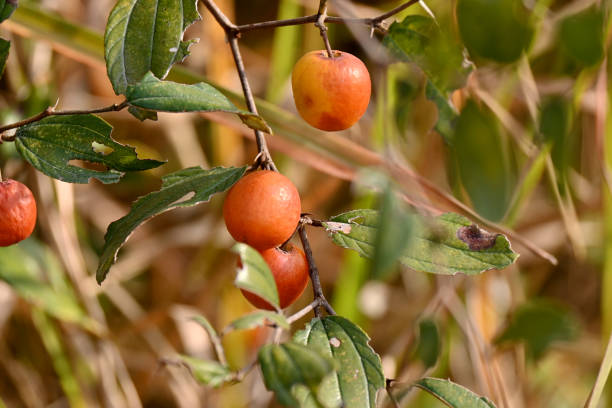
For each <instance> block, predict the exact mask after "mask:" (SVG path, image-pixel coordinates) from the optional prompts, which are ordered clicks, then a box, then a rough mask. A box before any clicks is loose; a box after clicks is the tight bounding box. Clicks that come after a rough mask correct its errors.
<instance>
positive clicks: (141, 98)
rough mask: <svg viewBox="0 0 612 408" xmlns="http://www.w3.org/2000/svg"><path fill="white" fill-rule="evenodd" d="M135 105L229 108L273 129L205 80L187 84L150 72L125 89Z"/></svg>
mask: <svg viewBox="0 0 612 408" xmlns="http://www.w3.org/2000/svg"><path fill="white" fill-rule="evenodd" d="M125 96H126V98H127V101H128V102H129V103H130V105H132V106H136V107H139V108H142V109H148V110H154V111H163V112H228V113H234V114H236V115H238V116H239V117H240V119H242V121H243V122H244V123H245V124H246V125H247V126H250V127H254V128H255V129H258V130H261V131H263V132H267V133H272V130H271V129H270V127H269V126H268V125H267V124H266V123H265V121H264V120H263V119H262V118H261V117H260V116H258V115H255V114H253V113H250V112H248V111H245V110H242V109H238V108H237V107H236V105H234V104H233V103H232V102H231V101H230V100H229V99H227V97H226V96H225V95H223V94H222V93H221V92H219V91H218V90H217V89H216V88H215V87H213V86H212V85H209V84H207V83H205V82H199V83H197V84H192V85H187V84H179V83H176V82H171V81H160V80H159V79H157V78H156V77H155V76H154V75H153V74H152V73H151V72H148V73H147V74H146V75H145V77H144V79H143V80H142V81H140V82H139V83H137V84H135V85H129V86H128V87H127V91H126V93H125Z"/></svg>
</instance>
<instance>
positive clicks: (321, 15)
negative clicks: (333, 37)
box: [315, 0, 334, 59]
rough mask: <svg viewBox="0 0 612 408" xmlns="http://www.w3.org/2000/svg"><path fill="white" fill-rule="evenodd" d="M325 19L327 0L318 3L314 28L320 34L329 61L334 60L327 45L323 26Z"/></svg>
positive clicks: (327, 38) (325, 29)
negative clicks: (315, 27)
mask: <svg viewBox="0 0 612 408" xmlns="http://www.w3.org/2000/svg"><path fill="white" fill-rule="evenodd" d="M326 17H327V0H321V1H320V2H319V11H318V12H317V22H316V23H315V26H317V28H318V29H319V31H320V32H321V37H323V43H324V44H325V49H326V50H327V56H328V57H329V58H331V59H333V58H334V52H333V50H332V48H331V45H330V44H329V37H328V36H327V26H326V25H325V18H326Z"/></svg>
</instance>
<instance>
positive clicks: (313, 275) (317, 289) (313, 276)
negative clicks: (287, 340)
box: [298, 224, 336, 317]
mask: <svg viewBox="0 0 612 408" xmlns="http://www.w3.org/2000/svg"><path fill="white" fill-rule="evenodd" d="M298 233H299V234H300V240H301V241H302V247H303V248H304V253H305V254H306V259H307V260H308V274H309V275H310V281H311V282H312V291H313V292H314V298H315V300H317V299H318V300H319V302H320V304H319V305H318V306H315V308H314V313H315V316H316V317H320V316H321V312H320V310H319V308H320V307H321V306H323V307H324V308H325V310H326V311H327V313H329V314H330V315H335V314H336V312H335V311H334V309H333V308H332V307H331V305H330V304H329V302H327V299H325V295H324V294H323V289H322V288H321V280H320V279H319V270H318V269H317V265H315V262H314V258H313V256H312V250H311V249H310V243H309V242H308V236H307V235H306V229H305V226H304V224H300V226H299V227H298Z"/></svg>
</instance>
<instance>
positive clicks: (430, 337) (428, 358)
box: [415, 319, 442, 369]
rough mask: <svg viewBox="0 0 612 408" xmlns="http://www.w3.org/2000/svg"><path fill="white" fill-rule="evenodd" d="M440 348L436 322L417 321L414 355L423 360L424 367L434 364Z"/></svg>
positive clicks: (427, 320)
mask: <svg viewBox="0 0 612 408" xmlns="http://www.w3.org/2000/svg"><path fill="white" fill-rule="evenodd" d="M441 349H442V344H441V342H440V333H439V332H438V326H437V325H436V322H434V321H433V320H430V319H424V320H421V321H420V322H419V343H418V344H417V348H416V351H415V355H416V356H417V357H418V358H419V360H421V361H422V362H423V364H424V365H425V368H426V369H427V368H430V367H433V366H434V365H436V361H438V356H439V355H440V351H441Z"/></svg>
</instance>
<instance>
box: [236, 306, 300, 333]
mask: <svg viewBox="0 0 612 408" xmlns="http://www.w3.org/2000/svg"><path fill="white" fill-rule="evenodd" d="M267 323H274V324H276V325H277V326H278V327H281V328H283V329H286V330H289V327H290V326H289V322H288V321H287V319H286V318H285V316H283V315H281V314H278V313H275V312H271V311H268V310H258V311H256V312H253V313H251V314H248V315H245V316H242V317H240V318H238V319H236V320H234V321H233V322H231V323H230V324H229V325H228V326H227V328H226V329H225V330H224V332H227V331H228V330H246V329H252V328H254V327H258V326H263V325H265V324H267Z"/></svg>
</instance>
